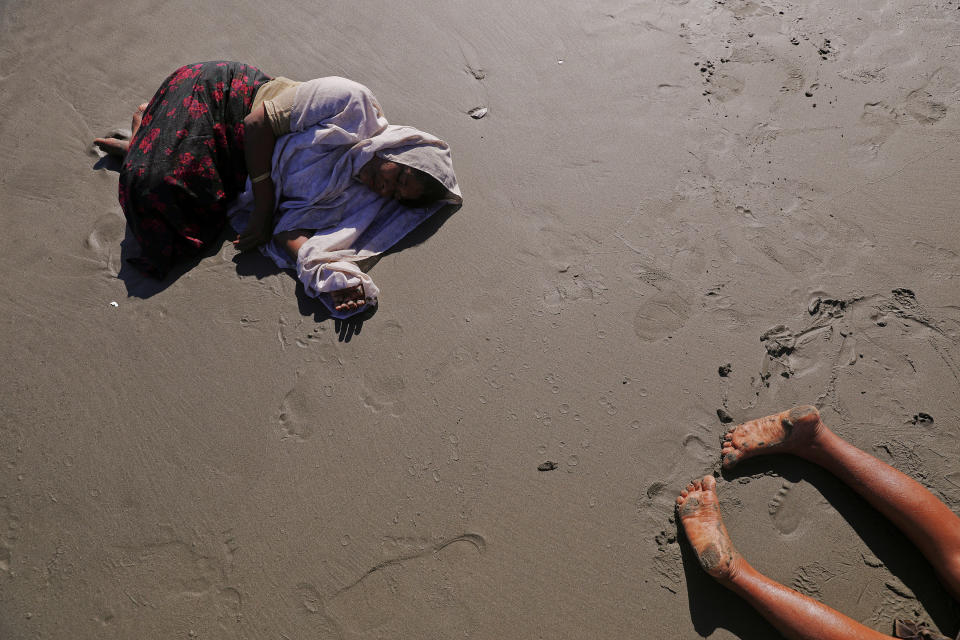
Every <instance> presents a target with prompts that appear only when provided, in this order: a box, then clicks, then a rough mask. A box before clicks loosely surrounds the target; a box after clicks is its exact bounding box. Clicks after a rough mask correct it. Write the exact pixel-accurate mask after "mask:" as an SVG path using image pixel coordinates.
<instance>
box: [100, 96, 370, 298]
mask: <svg viewBox="0 0 960 640" xmlns="http://www.w3.org/2000/svg"><path fill="white" fill-rule="evenodd" d="M146 109H147V103H146V102H144V103H143V104H141V105H139V106H138V107H137V109H136V111H134V112H133V118H132V120H131V122H130V138H131V139H132V138H133V137H134V136H135V135H137V131H138V130H139V129H140V124H141V123H142V122H143V112H144V111H146ZM93 143H94V144H95V145H97V147H99V148H100V150H102V151H103V152H105V153H107V154H109V155H112V156H117V157H119V158H123V157H124V156H125V155H127V150H129V149H130V141H129V140H121V139H120V138H94V140H93ZM311 235H313V231H312V230H310V229H296V230H294V231H287V232H284V233H280V234H277V235H276V236H275V237H276V238H277V239H278V240H279V241H280V243H281V244H282V245H283V246H284V247H285V248H286V249H287V251H288V252H289V253H290V254H291V255H292V256H293V257H294V259H296V256H297V252H298V251H299V250H300V247H301V246H302V245H303V243H304V242H306V241H307V240H308V239H309V238H310V236H311ZM233 243H234V244H237V241H236V240H234V242H233ZM330 297H331V298H332V299H333V304H334V308H335V309H336V310H337V311H344V312H346V311H356V310H357V309H361V308H363V307H364V305H366V304H367V301H366V299H365V297H364V291H363V285H360V286H356V287H349V288H347V289H340V290H339V291H333V292H331V293H330Z"/></svg>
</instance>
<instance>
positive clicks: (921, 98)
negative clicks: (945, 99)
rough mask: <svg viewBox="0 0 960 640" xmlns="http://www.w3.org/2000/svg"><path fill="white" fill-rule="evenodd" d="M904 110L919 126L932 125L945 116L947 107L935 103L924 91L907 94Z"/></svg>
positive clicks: (928, 93)
mask: <svg viewBox="0 0 960 640" xmlns="http://www.w3.org/2000/svg"><path fill="white" fill-rule="evenodd" d="M904 108H905V109H906V111H907V113H909V114H910V115H911V116H913V118H914V119H915V120H916V121H917V122H919V123H920V124H933V123H935V122H937V121H939V120H940V119H941V118H943V116H945V115H947V106H946V105H945V104H943V103H942V102H939V101H937V99H936V98H934V97H933V96H932V95H930V92H928V91H927V90H926V89H917V90H916V91H911V92H910V93H909V94H907V99H906V101H905V102H904Z"/></svg>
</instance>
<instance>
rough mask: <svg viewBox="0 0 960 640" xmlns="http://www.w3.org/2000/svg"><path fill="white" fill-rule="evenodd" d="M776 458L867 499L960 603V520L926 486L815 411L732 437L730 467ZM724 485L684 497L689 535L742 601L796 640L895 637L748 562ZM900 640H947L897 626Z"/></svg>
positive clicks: (696, 486) (681, 506)
mask: <svg viewBox="0 0 960 640" xmlns="http://www.w3.org/2000/svg"><path fill="white" fill-rule="evenodd" d="M770 453H790V454H793V455H795V456H799V457H801V458H803V459H804V460H808V461H810V462H813V463H815V464H818V465H820V466H821V467H823V468H824V469H826V470H827V471H830V472H831V473H833V474H834V475H836V476H837V477H838V478H839V479H840V480H842V481H843V482H845V483H846V484H847V485H848V486H849V487H850V488H851V489H853V490H854V491H856V492H857V493H859V494H860V495H861V496H863V498H864V499H866V500H867V502H869V503H870V504H872V505H873V506H874V507H875V508H876V509H877V510H878V511H880V513H882V514H883V515H885V516H886V517H887V518H889V519H890V520H891V521H893V523H894V524H895V525H897V527H899V528H900V530H901V531H903V533H904V534H906V536H907V537H908V538H910V539H911V540H912V541H913V542H914V544H916V545H917V547H919V549H920V551H921V552H922V553H923V555H924V556H926V558H927V559H928V560H929V561H930V564H931V565H933V567H934V569H935V570H936V571H937V572H938V574H939V576H940V579H941V580H942V581H943V584H944V585H945V586H946V587H947V591H949V592H950V594H951V595H952V596H953V597H954V598H956V599H957V600H960V518H958V517H957V516H956V515H955V514H954V513H953V512H952V511H950V509H949V508H948V507H947V506H946V505H945V504H943V503H942V502H940V501H939V500H938V499H937V498H935V497H934V496H933V494H931V493H930V492H929V491H927V490H926V489H924V488H923V487H922V486H921V485H920V484H919V483H917V482H916V481H914V480H912V479H910V478H908V477H907V476H905V475H904V474H902V473H900V472H899V471H897V470H896V469H893V468H892V467H889V466H887V465H886V464H884V463H883V462H880V461H879V460H877V459H876V458H874V457H873V456H871V455H869V454H867V453H864V452H863V451H860V450H859V449H857V448H856V447H854V446H853V445H851V444H849V443H847V442H846V441H844V440H842V439H841V438H840V437H839V436H837V435H836V434H834V433H833V432H832V431H830V430H829V429H827V427H826V426H824V424H823V422H822V421H821V420H820V414H819V413H817V410H816V409H815V408H813V407H796V408H794V409H791V410H790V411H784V412H783V413H779V414H777V415H773V416H767V417H766V418H760V419H758V420H753V421H751V422H747V423H744V424H741V425H738V426H736V427H734V428H733V429H731V430H730V431H729V432H727V434H726V436H725V441H724V443H723V449H722V452H721V456H722V461H723V467H724V468H725V469H729V468H730V467H733V466H734V465H736V464H737V463H738V462H740V461H741V460H746V459H747V458H751V457H753V456H760V455H765V454H770ZM716 484H717V483H716V480H714V478H713V476H706V477H705V478H703V479H702V480H696V481H694V482H692V483H690V484H689V485H687V488H686V490H685V491H682V492H680V496H679V497H678V498H677V511H678V512H679V515H680V522H681V523H682V524H683V530H684V532H685V533H686V535H687V539H688V540H689V541H690V545H691V546H692V547H693V549H694V551H695V552H696V554H697V557H698V559H699V560H700V564H701V566H703V569H704V570H705V571H706V572H707V573H709V574H710V575H711V576H713V577H714V578H715V579H716V580H717V581H718V582H719V583H720V584H722V585H724V586H725V587H727V588H728V589H730V590H732V591H733V592H734V593H737V594H739V595H740V596H741V597H742V598H743V599H744V600H746V601H747V602H748V603H750V604H751V605H752V606H753V607H754V608H755V609H756V610H757V611H759V612H760V614H761V615H762V616H763V617H764V618H766V619H767V620H768V621H769V622H770V623H771V624H772V625H773V626H774V627H776V628H777V629H778V630H779V631H780V632H781V633H782V634H783V635H785V636H786V637H788V638H820V639H823V640H841V639H843V640H850V639H851V638H858V639H859V638H866V639H870V638H889V637H890V636H886V635H883V634H881V633H878V632H876V631H874V630H873V629H869V628H867V627H865V626H864V625H862V624H860V623H859V622H856V621H854V620H852V619H850V618H848V617H846V616H845V615H843V614H841V613H838V612H837V611H834V610H833V609H831V608H830V607H827V606H826V605H823V604H821V603H819V602H817V601H816V600H813V599H811V598H808V597H807V596H804V595H801V594H799V593H797V592H796V591H794V590H792V589H789V588H787V587H785V586H783V585H781V584H779V583H777V582H774V581H773V580H771V579H770V578H767V577H766V576H764V575H763V574H761V573H760V572H758V571H757V570H756V569H754V568H753V567H751V566H750V564H749V563H747V561H746V560H745V559H744V558H743V556H741V555H740V554H739V553H738V552H737V550H736V549H734V548H733V543H732V542H731V541H730V536H729V535H728V534H727V530H726V527H724V526H723V521H722V520H721V519H720V509H719V506H718V502H717V494H716ZM895 629H896V637H898V638H917V639H919V638H928V639H931V640H933V639H937V638H942V639H943V640H948V639H947V638H946V637H944V636H941V635H939V634H936V633H934V632H932V631H931V630H930V629H928V628H926V627H924V626H922V625H917V624H916V623H913V622H904V621H899V620H898V621H897V622H896V625H895Z"/></svg>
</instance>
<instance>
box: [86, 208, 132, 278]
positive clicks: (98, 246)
mask: <svg viewBox="0 0 960 640" xmlns="http://www.w3.org/2000/svg"><path fill="white" fill-rule="evenodd" d="M126 224H127V223H126V221H125V220H124V218H123V214H122V213H121V212H120V211H119V210H117V211H114V212H111V213H105V214H104V215H102V216H100V217H99V218H97V220H96V222H94V223H93V229H91V231H90V234H89V235H87V238H86V240H84V243H83V244H84V246H86V248H87V249H89V250H91V251H93V252H94V253H96V254H97V255H99V256H100V257H101V258H102V259H103V261H104V263H106V266H107V268H108V269H109V270H110V271H111V272H113V273H114V274H116V273H117V271H118V270H119V267H120V265H119V258H120V242H121V240H123V234H124V230H125V229H126Z"/></svg>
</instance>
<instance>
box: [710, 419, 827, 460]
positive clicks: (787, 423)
mask: <svg viewBox="0 0 960 640" xmlns="http://www.w3.org/2000/svg"><path fill="white" fill-rule="evenodd" d="M824 429H826V427H825V426H824V425H823V422H821V421H820V413H819V412H818V411H817V408H816V407H812V406H809V405H808V406H802V407H794V408H793V409H790V410H789V411H782V412H780V413H777V414H774V415H772V416H766V417H763V418H757V419H756V420H751V421H749V422H744V423H743V424H738V425H737V426H735V427H733V428H732V429H730V430H729V431H727V433H726V435H724V436H723V446H722V447H721V450H720V458H721V461H722V464H723V468H724V469H729V468H731V467H733V466H734V465H736V464H737V463H739V462H741V461H743V460H746V459H747V458H752V457H753V456H759V455H765V454H769V453H797V451H799V450H801V449H802V448H804V447H806V446H807V445H809V444H810V442H811V441H812V440H813V439H814V438H815V437H816V436H817V435H818V434H819V433H820V432H821V431H822V430H824Z"/></svg>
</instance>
